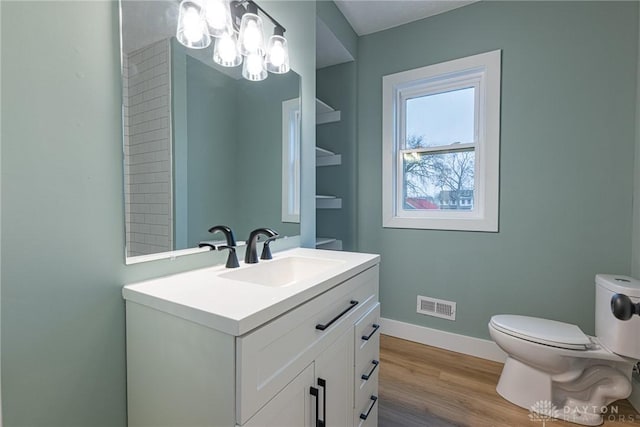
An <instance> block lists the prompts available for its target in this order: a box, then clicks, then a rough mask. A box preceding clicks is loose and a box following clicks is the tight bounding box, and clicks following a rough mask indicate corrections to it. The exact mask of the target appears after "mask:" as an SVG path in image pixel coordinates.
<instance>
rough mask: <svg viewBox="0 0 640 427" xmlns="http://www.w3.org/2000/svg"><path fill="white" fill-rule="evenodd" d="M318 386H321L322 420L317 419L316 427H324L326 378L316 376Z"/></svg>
mask: <svg viewBox="0 0 640 427" xmlns="http://www.w3.org/2000/svg"><path fill="white" fill-rule="evenodd" d="M318 387H322V420H318V423H319V424H318V427H324V425H325V423H326V422H327V380H325V379H323V378H318Z"/></svg>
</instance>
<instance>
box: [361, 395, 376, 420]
mask: <svg viewBox="0 0 640 427" xmlns="http://www.w3.org/2000/svg"><path fill="white" fill-rule="evenodd" d="M377 400H378V396H371V406H369V409H367V412H363V413H361V414H360V419H361V420H366V419H367V417H368V416H369V414H370V413H371V410H372V409H373V407H374V406H376V401H377Z"/></svg>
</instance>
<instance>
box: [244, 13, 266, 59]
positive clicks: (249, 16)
mask: <svg viewBox="0 0 640 427" xmlns="http://www.w3.org/2000/svg"><path fill="white" fill-rule="evenodd" d="M239 41H240V53H241V54H243V55H244V56H247V55H251V54H253V53H257V54H260V55H263V54H264V35H263V32H262V18H260V17H259V16H258V15H256V14H254V13H250V12H246V13H245V14H244V15H242V21H241V22H240V38H239Z"/></svg>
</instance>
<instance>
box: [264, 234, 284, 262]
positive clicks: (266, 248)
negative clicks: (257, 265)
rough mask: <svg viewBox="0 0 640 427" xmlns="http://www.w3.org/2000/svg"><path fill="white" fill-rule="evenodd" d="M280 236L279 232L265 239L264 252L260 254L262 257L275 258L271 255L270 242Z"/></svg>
mask: <svg viewBox="0 0 640 427" xmlns="http://www.w3.org/2000/svg"><path fill="white" fill-rule="evenodd" d="M279 236H280V235H279V234H276V235H275V236H271V237H269V238H268V239H267V240H265V241H264V243H263V244H262V254H260V259H272V258H273V257H272V256H271V248H269V243H271V242H273V241H274V240H276V239H277V238H278V237H279Z"/></svg>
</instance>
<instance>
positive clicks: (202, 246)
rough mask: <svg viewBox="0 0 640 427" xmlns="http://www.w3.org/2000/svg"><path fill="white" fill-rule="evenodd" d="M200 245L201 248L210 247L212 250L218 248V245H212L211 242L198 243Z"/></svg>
mask: <svg viewBox="0 0 640 427" xmlns="http://www.w3.org/2000/svg"><path fill="white" fill-rule="evenodd" d="M198 247H199V248H207V247H208V248H209V250H210V251H215V250H216V246H215V245H212V244H211V243H198Z"/></svg>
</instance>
